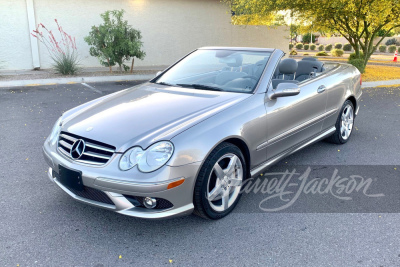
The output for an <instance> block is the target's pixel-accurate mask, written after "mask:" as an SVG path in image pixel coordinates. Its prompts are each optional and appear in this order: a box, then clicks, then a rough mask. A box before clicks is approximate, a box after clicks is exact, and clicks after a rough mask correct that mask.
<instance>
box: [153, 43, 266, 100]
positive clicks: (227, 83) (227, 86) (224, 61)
mask: <svg viewBox="0 0 400 267" xmlns="http://www.w3.org/2000/svg"><path fill="white" fill-rule="evenodd" d="M270 55H271V53H270V52H258V51H257V52H253V51H235V50H217V49H215V50H197V51H195V52H193V53H192V54H190V55H188V56H187V57H186V58H184V59H183V60H181V61H180V62H179V63H177V64H176V65H175V66H173V67H172V68H171V69H169V70H168V71H167V72H165V73H164V74H163V75H162V76H161V77H159V78H158V79H157V80H156V81H155V83H158V84H164V85H170V86H180V87H185V88H194V89H201V90H214V91H226V92H241V93H252V92H253V91H254V89H255V88H256V86H257V84H258V81H259V80H260V78H261V75H262V73H263V72H264V68H265V66H266V64H267V62H268V59H269V57H270Z"/></svg>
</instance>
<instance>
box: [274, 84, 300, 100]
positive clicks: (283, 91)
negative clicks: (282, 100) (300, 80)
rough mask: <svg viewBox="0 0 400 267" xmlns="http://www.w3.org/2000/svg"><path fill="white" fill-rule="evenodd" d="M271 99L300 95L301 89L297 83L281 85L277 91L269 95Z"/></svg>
mask: <svg viewBox="0 0 400 267" xmlns="http://www.w3.org/2000/svg"><path fill="white" fill-rule="evenodd" d="M268 94H269V95H268V96H269V99H276V98H278V97H285V96H294V95H298V94H300V87H299V86H298V85H297V84H296V83H280V84H278V86H277V87H276V89H275V90H273V91H272V92H270V93H268Z"/></svg>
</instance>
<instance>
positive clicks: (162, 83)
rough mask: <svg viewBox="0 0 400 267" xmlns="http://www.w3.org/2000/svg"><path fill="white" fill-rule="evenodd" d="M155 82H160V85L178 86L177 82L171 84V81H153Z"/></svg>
mask: <svg viewBox="0 0 400 267" xmlns="http://www.w3.org/2000/svg"><path fill="white" fill-rule="evenodd" d="M155 84H161V85H166V86H180V85H178V84H172V83H166V82H159V83H155Z"/></svg>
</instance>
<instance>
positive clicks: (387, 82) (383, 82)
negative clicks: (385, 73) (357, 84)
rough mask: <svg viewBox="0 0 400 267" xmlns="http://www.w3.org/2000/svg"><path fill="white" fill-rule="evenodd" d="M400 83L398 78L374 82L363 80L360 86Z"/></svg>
mask: <svg viewBox="0 0 400 267" xmlns="http://www.w3.org/2000/svg"><path fill="white" fill-rule="evenodd" d="M397 84H400V80H387V81H375V82H363V83H362V85H361V88H369V87H377V86H385V85H397Z"/></svg>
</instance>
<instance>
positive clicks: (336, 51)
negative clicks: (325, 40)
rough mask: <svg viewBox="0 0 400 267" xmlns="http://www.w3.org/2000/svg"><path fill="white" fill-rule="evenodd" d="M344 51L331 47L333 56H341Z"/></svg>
mask: <svg viewBox="0 0 400 267" xmlns="http://www.w3.org/2000/svg"><path fill="white" fill-rule="evenodd" d="M343 53H344V51H343V50H342V49H333V50H332V56H334V57H341V56H343Z"/></svg>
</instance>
